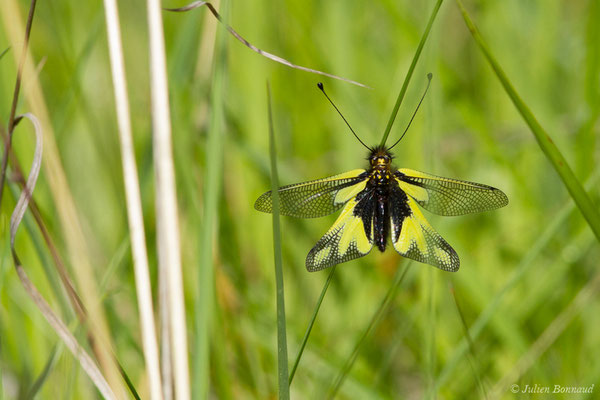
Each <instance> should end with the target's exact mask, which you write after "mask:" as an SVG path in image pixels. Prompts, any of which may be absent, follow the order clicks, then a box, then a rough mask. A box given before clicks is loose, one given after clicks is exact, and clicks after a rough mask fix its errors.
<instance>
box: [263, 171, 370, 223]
mask: <svg viewBox="0 0 600 400" xmlns="http://www.w3.org/2000/svg"><path fill="white" fill-rule="evenodd" d="M366 179H367V173H366V171H365V170H364V169H354V170H352V171H348V172H345V173H343V174H339V175H334V176H330V177H327V178H323V179H318V180H315V181H310V182H303V183H297V184H293V185H288V186H283V187H281V188H280V189H279V204H280V210H279V211H280V213H281V215H287V216H290V217H298V218H316V217H322V216H325V215H328V214H331V213H332V212H334V211H337V210H339V209H340V208H342V207H343V206H344V204H346V203H347V202H348V201H349V200H350V199H352V198H353V197H354V196H356V195H357V194H358V193H359V192H360V191H362V190H363V189H364V188H365V185H366ZM254 208H256V209H257V210H258V211H262V212H267V213H270V212H272V211H273V199H272V193H271V191H268V192H266V193H264V194H263V195H262V196H260V197H259V198H258V199H257V200H256V203H254Z"/></svg>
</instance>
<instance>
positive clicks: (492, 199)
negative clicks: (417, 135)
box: [395, 168, 508, 216]
mask: <svg viewBox="0 0 600 400" xmlns="http://www.w3.org/2000/svg"><path fill="white" fill-rule="evenodd" d="M395 176H396V180H397V181H398V185H399V186H400V189H402V190H403V191H404V192H406V193H407V194H408V195H409V196H410V197H412V198H413V199H415V200H416V202H417V203H419V204H420V205H421V206H422V207H423V208H425V209H426V210H427V211H431V212H432V213H434V214H438V215H446V216H452V215H463V214H470V213H477V212H482V211H489V210H494V209H496V208H500V207H504V206H505V205H507V204H508V198H507V197H506V195H505V194H504V192H502V191H501V190H499V189H496V188H494V187H491V186H487V185H483V184H481V183H475V182H468V181H461V180H458V179H450V178H443V177H440V176H435V175H430V174H426V173H424V172H419V171H415V170H412V169H406V168H402V169H399V170H398V171H397V172H396V173H395Z"/></svg>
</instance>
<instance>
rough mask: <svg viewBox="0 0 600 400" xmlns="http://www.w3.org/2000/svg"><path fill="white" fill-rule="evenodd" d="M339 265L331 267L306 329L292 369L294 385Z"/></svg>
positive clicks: (290, 380) (290, 381) (291, 374)
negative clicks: (305, 350)
mask: <svg viewBox="0 0 600 400" xmlns="http://www.w3.org/2000/svg"><path fill="white" fill-rule="evenodd" d="M336 267H337V265H334V266H333V267H331V270H330V271H329V276H327V281H326V282H325V286H323V290H321V295H320V296H319V300H318V301H317V305H316V306H315V311H314V312H313V315H312V318H311V319H310V322H309V324H308V328H306V333H305V334H304V338H302V343H301V344H300V350H298V355H297V356H296V361H294V366H293V367H292V371H291V372H290V379H289V383H290V385H291V384H292V380H293V379H294V375H295V374H296V369H297V368H298V364H299V363H300V359H301V358H302V353H304V348H305V347H306V342H308V338H309V336H310V332H311V331H312V328H313V325H314V324H315V320H316V319H317V314H319V310H320V309H321V303H322V302H323V298H324V297H325V293H327V289H329V284H330V283H331V280H332V278H333V274H334V273H335V268H336Z"/></svg>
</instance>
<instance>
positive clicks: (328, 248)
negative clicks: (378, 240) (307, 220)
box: [306, 189, 376, 272]
mask: <svg viewBox="0 0 600 400" xmlns="http://www.w3.org/2000/svg"><path fill="white" fill-rule="evenodd" d="M375 201H376V200H375V198H374V196H373V191H372V190H368V189H367V190H365V191H363V192H361V193H360V194H359V195H358V196H354V197H353V198H352V199H351V200H350V201H349V202H348V203H347V204H346V206H345V207H344V210H343V211H342V213H341V214H340V216H339V217H338V219H337V220H336V221H335V223H334V224H333V225H332V226H331V228H329V230H328V231H327V233H326V234H325V235H324V236H323V237H322V238H321V239H320V240H319V241H318V242H317V244H316V245H315V246H314V247H313V248H312V250H311V251H310V252H309V253H308V256H307V257H306V269H308V270H309V271H310V272H314V271H319V270H322V269H324V268H328V267H331V266H334V265H336V264H340V263H343V262H346V261H350V260H353V259H355V258H359V257H362V256H365V255H367V254H368V253H369V252H370V251H371V249H372V248H373V213H374V208H375Z"/></svg>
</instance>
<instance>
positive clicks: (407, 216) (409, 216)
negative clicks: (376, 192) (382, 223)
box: [389, 186, 460, 272]
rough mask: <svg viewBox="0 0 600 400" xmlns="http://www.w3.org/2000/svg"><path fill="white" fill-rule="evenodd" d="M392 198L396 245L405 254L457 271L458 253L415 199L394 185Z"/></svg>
mask: <svg viewBox="0 0 600 400" xmlns="http://www.w3.org/2000/svg"><path fill="white" fill-rule="evenodd" d="M389 201H390V203H389V210H390V220H391V221H390V223H391V226H392V229H391V236H392V244H393V246H394V249H396V251H397V252H398V253H400V255H402V256H404V257H407V258H411V259H413V260H416V261H419V262H422V263H426V264H429V265H433V266H434V267H438V268H440V269H443V270H444V271H451V272H454V271H458V268H459V267H460V260H459V259H458V254H456V251H454V249H453V248H452V247H451V246H450V245H449V244H448V242H446V241H445V240H444V238H443V237H441V236H440V234H439V233H437V232H436V231H435V229H433V227H432V226H431V225H430V224H429V222H427V220H426V219H425V217H424V216H423V214H422V213H421V210H419V207H418V206H417V204H416V203H415V200H413V198H412V197H410V196H407V195H406V194H405V193H404V192H403V191H402V190H400V189H399V188H398V187H395V186H394V187H392V190H390V195H389Z"/></svg>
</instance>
